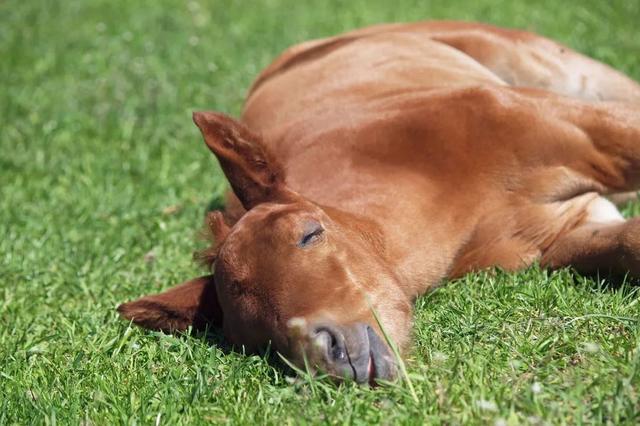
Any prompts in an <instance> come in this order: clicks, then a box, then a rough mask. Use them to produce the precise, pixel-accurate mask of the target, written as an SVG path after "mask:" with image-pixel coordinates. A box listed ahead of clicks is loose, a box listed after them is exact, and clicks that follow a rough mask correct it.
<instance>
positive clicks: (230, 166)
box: [193, 112, 295, 210]
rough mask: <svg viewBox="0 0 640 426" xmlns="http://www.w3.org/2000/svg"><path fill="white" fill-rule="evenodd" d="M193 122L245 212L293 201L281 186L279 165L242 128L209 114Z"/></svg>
mask: <svg viewBox="0 0 640 426" xmlns="http://www.w3.org/2000/svg"><path fill="white" fill-rule="evenodd" d="M193 121H194V122H195V123H196V125H197V126H198V128H199V129H200V131H201V132H202V136H203V137H204V141H205V143H206V144H207V146H208V147H209V149H210V150H211V152H213V153H214V154H215V156H216V157H217V158H218V161H219V162H220V166H221V167H222V170H223V171H224V174H225V175H226V176H227V179H228V180H229V183H230V184H231V187H232V188H233V192H234V193H235V194H236V196H237V197H238V199H239V200H240V202H241V203H242V205H243V207H244V208H245V209H246V210H250V209H251V208H253V207H255V206H256V205H258V204H260V203H264V202H288V201H292V200H293V199H294V198H295V193H294V192H293V191H291V190H289V189H288V188H287V187H286V185H285V174H284V168H283V167H282V165H281V164H280V162H279V161H277V159H276V158H275V157H274V156H273V155H271V153H270V152H269V150H268V149H267V147H266V145H265V144H264V142H263V141H262V139H261V138H260V137H259V136H258V135H256V134H254V133H253V132H251V131H250V130H249V129H248V128H247V127H246V126H245V125H243V124H242V123H240V122H238V121H237V120H234V119H233V118H231V117H229V116H226V115H224V114H219V113H213V112H194V113H193Z"/></svg>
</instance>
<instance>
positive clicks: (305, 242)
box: [298, 224, 324, 247]
mask: <svg viewBox="0 0 640 426" xmlns="http://www.w3.org/2000/svg"><path fill="white" fill-rule="evenodd" d="M323 233H324V228H323V227H322V225H320V224H317V226H316V227H315V228H313V229H310V230H308V231H306V232H305V233H304V235H303V236H302V238H301V239H300V241H299V242H298V246H299V247H307V246H309V245H311V244H312V243H314V242H315V241H317V240H318V237H319V236H320V235H322V234H323Z"/></svg>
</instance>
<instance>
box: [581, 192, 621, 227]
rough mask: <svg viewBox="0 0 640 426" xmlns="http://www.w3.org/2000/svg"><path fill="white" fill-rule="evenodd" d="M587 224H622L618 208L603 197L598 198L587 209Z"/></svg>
mask: <svg viewBox="0 0 640 426" xmlns="http://www.w3.org/2000/svg"><path fill="white" fill-rule="evenodd" d="M587 222H593V223H612V222H614V223H615V222H624V217H622V215H621V214H620V212H619V211H618V208H617V207H616V206H615V205H614V204H613V203H612V202H611V201H609V200H607V199H606V198H604V197H598V198H596V199H595V200H593V201H592V202H591V204H589V207H587Z"/></svg>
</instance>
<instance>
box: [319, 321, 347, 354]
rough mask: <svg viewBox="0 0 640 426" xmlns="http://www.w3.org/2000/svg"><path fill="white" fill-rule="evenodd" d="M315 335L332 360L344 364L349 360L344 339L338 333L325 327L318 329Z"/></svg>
mask: <svg viewBox="0 0 640 426" xmlns="http://www.w3.org/2000/svg"><path fill="white" fill-rule="evenodd" d="M315 333H316V342H322V343H321V344H322V346H323V347H324V349H325V351H326V354H327V357H328V358H329V359H330V360H332V361H340V362H342V361H345V360H346V359H347V350H346V347H345V344H344V339H343V338H341V335H340V334H339V333H338V332H337V331H335V330H333V329H331V328H329V327H326V326H325V327H318V328H317V329H316V330H315Z"/></svg>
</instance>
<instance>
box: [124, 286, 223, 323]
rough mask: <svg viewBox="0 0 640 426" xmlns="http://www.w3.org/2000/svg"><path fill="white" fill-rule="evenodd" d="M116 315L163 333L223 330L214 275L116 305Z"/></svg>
mask: <svg viewBox="0 0 640 426" xmlns="http://www.w3.org/2000/svg"><path fill="white" fill-rule="evenodd" d="M118 312H120V315H122V316H123V317H124V318H126V319H128V320H131V321H133V322H134V323H135V324H137V325H139V326H142V327H144V328H149V329H152V330H162V331H166V332H173V331H184V330H186V329H187V328H189V327H190V326H191V327H193V328H194V329H196V330H203V329H205V327H207V326H211V327H222V309H221V308H220V304H219V303H218V295H217V293H216V287H215V282H214V280H213V275H205V276H203V277H199V278H195V279H192V280H189V281H187V282H185V283H182V284H180V285H178V286H176V287H173V288H170V289H169V290H167V291H165V292H163V293H160V294H154V295H150V296H145V297H143V298H141V299H138V300H135V301H133V302H128V303H123V304H122V305H120V306H118Z"/></svg>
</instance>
